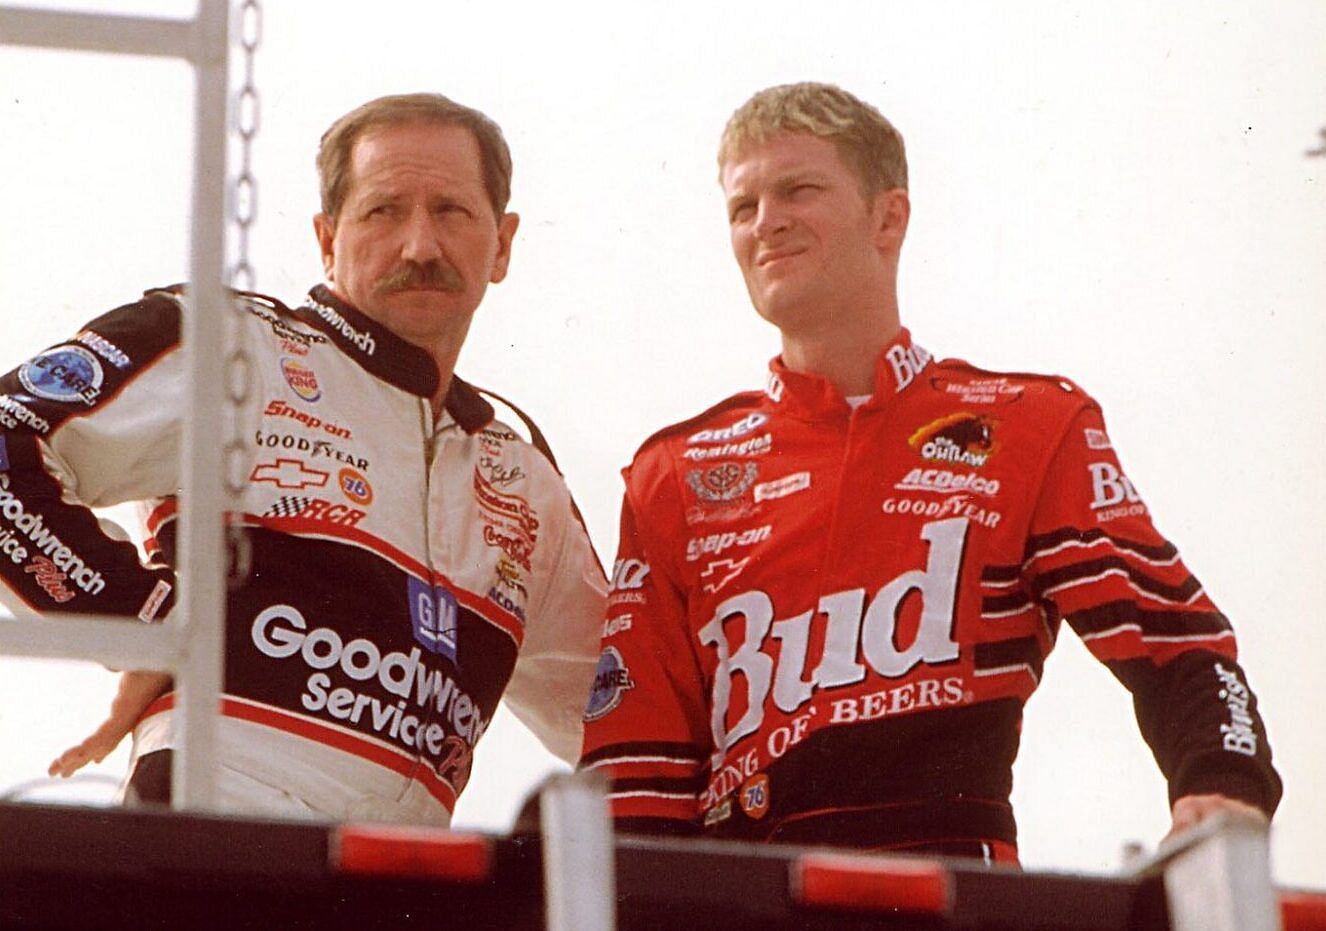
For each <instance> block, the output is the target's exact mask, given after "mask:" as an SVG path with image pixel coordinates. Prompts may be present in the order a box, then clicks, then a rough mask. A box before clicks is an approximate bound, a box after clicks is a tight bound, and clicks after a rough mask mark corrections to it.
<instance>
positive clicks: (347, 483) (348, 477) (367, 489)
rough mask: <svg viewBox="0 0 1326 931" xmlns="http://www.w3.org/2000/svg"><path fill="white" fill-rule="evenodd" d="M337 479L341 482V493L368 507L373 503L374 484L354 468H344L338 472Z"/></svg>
mask: <svg viewBox="0 0 1326 931" xmlns="http://www.w3.org/2000/svg"><path fill="white" fill-rule="evenodd" d="M336 480H337V482H339V483H340V486H341V493H342V494H344V495H345V496H346V497H347V498H349V499H350V500H351V501H353V502H354V503H355V504H357V505H359V506H360V507H368V506H369V505H370V504H372V503H373V486H372V485H370V484H369V483H368V479H366V478H364V476H362V475H360V474H359V473H358V472H356V471H355V470H354V469H342V470H341V471H340V472H339V473H337V475H336Z"/></svg>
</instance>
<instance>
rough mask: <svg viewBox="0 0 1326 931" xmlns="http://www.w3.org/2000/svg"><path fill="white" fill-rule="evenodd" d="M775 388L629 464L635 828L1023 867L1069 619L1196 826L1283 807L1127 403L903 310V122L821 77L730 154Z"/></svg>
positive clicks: (770, 113)
mask: <svg viewBox="0 0 1326 931" xmlns="http://www.w3.org/2000/svg"><path fill="white" fill-rule="evenodd" d="M719 168H720V174H719V180H720V184H721V186H722V190H723V194H724V198H725V202H726V209H727V216H728V225H729V232H730V237H731V243H732V250H733V254H734V255H735V257H736V260H737V264H738V266H739V267H740V269H741V272H742V275H743V276H744V278H745V282H746V287H747V290H748V292H749V294H750V298H751V303H752V304H753V305H754V307H755V310H756V312H757V313H759V315H760V316H761V317H763V318H764V319H765V320H768V321H769V322H770V323H772V324H773V325H774V326H775V327H777V328H778V331H779V334H780V336H781V340H782V352H781V354H780V355H779V356H778V357H777V358H775V359H774V360H773V362H772V363H771V365H770V370H771V371H770V375H769V378H768V382H767V386H766V387H765V389H764V390H763V391H750V392H746V393H743V394H738V395H736V396H734V397H731V398H728V399H727V400H725V401H722V402H720V403H719V404H717V405H715V406H714V407H711V408H710V409H709V410H707V411H705V412H703V413H701V414H699V415H698V416H696V417H694V418H692V419H690V420H688V421H685V422H683V423H680V424H676V425H673V426H670V427H667V428H664V429H663V430H661V431H659V432H658V433H656V434H655V435H654V436H653V437H651V438H650V439H649V440H647V441H646V442H645V444H644V446H643V447H642V448H641V449H640V451H639V452H638V453H637V455H636V457H635V460H634V462H633V463H632V464H631V466H630V467H629V468H628V469H627V470H626V471H625V476H626V486H627V487H626V495H625V500H624V503H623V507H622V520H621V538H620V548H619V552H618V559H617V562H616V566H615V570H614V575H613V579H612V585H611V588H610V590H609V608H608V613H607V620H606V623H605V625H604V637H603V647H602V652H601V654H600V660H599V672H598V675H597V677H596V680H595V688H594V692H593V694H592V696H591V699H590V704H589V708H588V711H587V714H586V721H587V727H586V739H585V749H584V754H583V756H582V760H581V763H582V766H588V767H594V768H599V769H603V770H605V771H606V772H607V773H608V774H609V775H610V776H611V777H612V779H613V787H614V788H613V793H612V799H613V810H614V814H615V816H616V817H617V819H618V823H619V826H620V827H621V828H622V829H624V830H636V831H646V832H665V833H704V834H706V835H708V836H712V837H722V838H738V839H753V840H772V841H788V842H797V843H808V844H843V845H850V846H856V847H865V848H874V849H887V850H899V851H911V852H926V853H935V854H941V855H951V856H970V857H979V858H982V859H984V860H986V861H987V862H991V861H1005V862H1011V861H1015V860H1016V858H1017V829H1016V823H1015V821H1014V817H1013V812H1012V809H1011V806H1010V804H1009V793H1010V789H1011V784H1012V764H1013V760H1014V758H1015V756H1016V754H1017V748H1018V736H1019V729H1020V724H1021V714H1022V707H1023V704H1024V703H1025V702H1026V700H1027V698H1028V697H1029V696H1030V695H1031V693H1032V692H1033V690H1034V689H1035V688H1036V686H1037V685H1038V684H1039V682H1040V679H1041V675H1042V672H1043V670H1044V664H1045V659H1046V657H1047V655H1048V654H1049V652H1050V650H1051V648H1052V646H1053V644H1054V641H1055V638H1056V637H1057V635H1058V634H1059V633H1060V630H1061V628H1062V626H1063V624H1064V622H1065V621H1066V622H1067V623H1068V626H1069V627H1071V628H1072V629H1073V630H1074V631H1075V632H1076V633H1077V634H1078V635H1079V636H1081V637H1082V638H1083V639H1084V640H1085V641H1086V643H1087V645H1088V647H1089V648H1090V649H1091V651H1092V652H1093V653H1094V654H1095V656H1096V657H1097V658H1098V659H1099V660H1101V661H1102V662H1103V663H1105V664H1106V666H1107V667H1108V668H1109V669H1110V670H1111V672H1113V673H1114V674H1115V675H1116V676H1117V677H1118V678H1119V679H1120V681H1121V682H1123V684H1124V685H1125V686H1127V687H1128V688H1129V689H1130V690H1131V691H1132V693H1133V697H1134V701H1135V703H1136V707H1137V717H1138V723H1139V725H1140V727H1141V731H1142V734H1143V736H1144V737H1145V738H1146V740H1147V741H1148V742H1149V743H1150V745H1151V748H1152V750H1153V751H1154V753H1155V755H1156V759H1157V761H1158V762H1159V764H1160V768H1161V770H1162V772H1163V774H1164V776H1165V777H1166V779H1167V780H1168V782H1169V794H1170V799H1171V802H1172V806H1173V824H1174V827H1175V828H1176V829H1177V828H1182V827H1185V826H1187V825H1189V824H1191V823H1193V822H1195V821H1196V820H1199V819H1200V818H1202V817H1204V816H1206V815H1207V814H1209V813H1211V812H1213V811H1219V810H1235V811H1239V812H1242V813H1245V814H1249V815H1251V816H1254V817H1262V818H1265V817H1268V816H1269V815H1270V814H1271V813H1272V812H1273V811H1274V809H1275V806H1276V804H1277V802H1278V800H1279V797H1280V791H1281V789H1280V781H1279V778H1278V776H1277V775H1276V773H1275V770H1274V769H1273V768H1272V766H1271V759H1270V750H1269V748H1268V746H1267V741H1266V734H1265V728H1264V726H1263V723H1262V721H1261V719H1260V716H1259V715H1258V713H1257V710H1256V701H1255V699H1254V698H1253V696H1252V693H1251V692H1250V691H1249V689H1248V686H1247V681H1246V678H1245V677H1244V673H1243V670H1242V669H1241V668H1240V667H1239V665H1238V663H1237V662H1236V655H1237V654H1236V649H1235V644H1234V639H1233V634H1232V631H1231V630H1230V627H1229V624H1228V622H1227V621H1226V620H1225V618H1224V617H1223V616H1222V615H1221V614H1220V613H1219V612H1218V611H1217V609H1216V608H1215V606H1214V605H1213V604H1212V603H1211V601H1210V599H1209V598H1208V597H1207V596H1206V595H1205V593H1204V592H1203V591H1202V589H1201V586H1200V585H1199V583H1198V582H1197V581H1196V579H1194V578H1193V576H1192V575H1191V573H1190V572H1189V571H1188V569H1187V568H1186V567H1185V566H1184V564H1183V563H1182V561H1181V560H1180V559H1179V556H1178V554H1177V552H1176V551H1175V549H1174V547H1173V546H1172V545H1171V544H1170V543H1168V542H1167V541H1166V540H1164V539H1163V538H1162V537H1161V536H1160V535H1159V534H1158V533H1157V532H1156V530H1155V528H1154V526H1153V525H1152V522H1151V518H1150V515H1149V512H1148V509H1147V507H1146V505H1145V504H1144V503H1143V502H1142V500H1141V498H1140V497H1139V496H1138V494H1137V492H1136V489H1135V488H1134V487H1133V486H1132V484H1131V483H1130V482H1129V481H1128V478H1127V476H1126V474H1125V472H1124V470H1123V467H1122V466H1121V465H1120V463H1119V460H1118V457H1117V455H1116V452H1115V451H1114V449H1113V447H1112V444H1111V443H1110V440H1109V436H1108V434H1107V433H1106V430H1105V425H1104V421H1103V419H1102V415H1101V411H1100V408H1099V406H1098V405H1097V404H1096V403H1095V402H1094V401H1093V400H1092V399H1091V397H1090V396H1089V395H1087V394H1086V393H1085V392H1084V391H1083V390H1082V389H1081V388H1079V387H1077V386H1076V385H1074V384H1073V383H1072V382H1070V381H1069V380H1067V379H1064V378H1061V377H1059V376H1052V377H1044V376H1036V375H1026V374H1008V373H998V372H990V371H985V370H982V369H978V368H976V367H974V366H971V365H968V364H966V363H964V362H960V361H955V360H945V361H938V360H936V359H935V358H934V357H933V356H932V355H931V354H930V353H929V352H928V351H927V350H925V349H923V348H922V347H921V346H920V345H919V344H918V343H916V342H914V341H913V339H912V337H911V334H910V332H909V331H908V330H907V329H905V328H904V327H903V326H902V322H901V317H900V313H899V307H898V297H897V293H898V292H897V276H898V261H899V254H900V251H901V249H902V244H903V240H904V238H905V235H906V231H907V223H908V218H909V215H910V210H911V205H910V200H909V198H908V193H907V163H906V157H905V150H904V146H903V141H902V137H901V136H900V135H899V133H898V132H897V131H896V130H895V129H894V127H893V126H892V125H891V124H890V123H889V122H888V120H886V119H885V118H884V117H883V116H881V115H880V114H879V112H878V111H876V110H875V109H874V108H873V107H871V106H869V105H868V104H865V103H863V102H861V101H860V100H858V99H857V98H855V97H853V96H852V95H851V94H849V93H847V92H845V91H843V90H841V89H839V88H837V87H833V86H829V85H824V84H794V85H788V86H781V87H773V88H769V89H767V90H764V91H761V92H760V93H758V94H756V95H755V96H754V97H752V98H751V99H750V100H749V101H747V102H746V103H745V104H744V105H743V106H742V107H741V108H740V109H738V110H737V111H736V113H735V114H734V115H733V117H732V118H731V120H730V121H729V123H728V125H727V128H726V130H725V131H724V133H723V137H722V142H721V145H720V148H719Z"/></svg>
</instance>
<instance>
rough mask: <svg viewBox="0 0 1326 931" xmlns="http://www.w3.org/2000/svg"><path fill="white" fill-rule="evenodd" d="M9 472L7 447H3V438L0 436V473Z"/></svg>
mask: <svg viewBox="0 0 1326 931" xmlns="http://www.w3.org/2000/svg"><path fill="white" fill-rule="evenodd" d="M8 471H9V447H8V446H6V445H5V438H4V437H3V436H0V472H8Z"/></svg>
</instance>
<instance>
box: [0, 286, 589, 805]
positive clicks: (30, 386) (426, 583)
mask: <svg viewBox="0 0 1326 931" xmlns="http://www.w3.org/2000/svg"><path fill="white" fill-rule="evenodd" d="M239 306H240V307H241V308H242V309H237V310H236V311H235V313H236V315H237V317H238V323H239V325H240V327H241V330H242V335H243V339H244V345H245V347H246V349H247V352H248V355H249V357H250V392H249V403H248V404H247V405H246V406H245V407H244V408H243V409H242V410H240V411H239V412H238V416H239V417H240V427H239V430H238V433H237V434H236V433H235V432H234V431H233V430H232V429H231V428H230V426H229V425H228V420H227V418H226V417H225V416H224V414H225V412H202V415H201V416H203V417H204V418H205V419H206V420H208V421H210V422H212V423H213V424H214V426H215V435H216V438H217V440H216V454H217V455H218V456H220V455H222V454H223V445H222V444H223V443H225V442H226V439H227V437H228V436H231V435H238V436H239V437H240V438H241V439H242V441H243V449H242V457H243V461H242V476H241V477H242V478H244V479H246V480H247V481H246V483H245V487H244V491H243V511H242V514H240V515H237V516H234V517H233V519H235V520H237V521H238V522H239V523H240V524H241V525H242V526H243V528H244V531H243V532H244V533H245V535H246V536H247V537H248V540H249V544H250V546H251V554H252V569H251V572H250V573H249V575H248V577H247V578H245V579H244V580H243V582H242V584H241V585H240V586H239V587H238V588H237V589H235V590H232V591H231V593H230V598H229V603H228V612H227V618H226V632H225V661H226V666H225V681H224V692H225V694H224V696H223V699H222V712H223V717H222V720H221V722H220V733H219V745H218V746H217V748H216V752H217V759H218V761H219V763H220V774H219V784H220V791H221V794H222V801H223V802H224V803H225V804H226V807H227V808H229V809H231V810H238V811H247V812H251V813H273V814H286V815H288V814H299V813H303V814H313V815H321V816H326V817H332V818H366V819H382V820H400V821H407V820H408V821H413V822H421V823H432V824H439V825H445V824H447V823H448V821H449V817H450V812H451V810H452V808H453V806H454V804H455V800H456V796H457V795H458V794H459V793H460V792H461V790H462V789H463V788H464V787H465V782H466V779H467V778H468V776H469V771H470V763H471V756H472V752H473V749H474V746H475V744H476V743H477V742H478V740H479V738H480V737H481V736H482V734H483V732H484V730H485V728H486V727H487V726H488V723H489V721H490V720H491V718H492V715H493V713H494V711H495V710H496V707H497V702H498V700H499V698H502V697H503V695H504V694H505V698H506V700H507V703H508V706H509V707H510V708H511V709H512V710H513V711H514V712H515V714H516V715H517V717H519V718H520V719H521V720H523V721H524V722H525V723H526V724H528V725H530V726H531V727H532V728H533V730H534V731H535V733H536V734H537V735H538V736H539V737H540V738H541V739H542V740H543V742H544V743H545V744H546V745H547V746H548V747H549V749H551V750H552V751H553V752H555V753H557V754H559V755H560V756H562V757H564V758H568V759H574V758H575V756H576V754H577V753H578V751H579V748H580V741H581V734H582V724H581V721H580V716H581V712H582V710H583V708H584V697H585V695H586V694H588V691H589V685H590V681H591V678H592V673H593V669H594V658H595V655H596V651H597V640H598V624H599V619H600V617H601V614H602V610H603V608H602V605H603V589H604V583H605V580H604V579H603V573H602V569H601V568H600V566H599V563H598V560H597V557H596V556H595V555H594V553H593V551H592V549H591V546H590V543H589V539H588V536H587V534H586V533H585V530H584V528H583V526H582V525H581V523H580V521H579V519H578V517H577V515H576V512H575V509H574V506H573V504H572V502H571V499H570V496H569V494H568V492H567V489H566V486H565V484H564V483H563V481H562V479H561V476H560V475H559V474H558V473H557V471H556V468H555V466H554V464H553V463H552V462H551V460H550V458H548V457H546V456H545V455H544V454H543V453H541V452H540V451H539V450H537V449H536V448H535V447H534V446H532V445H530V444H529V443H527V442H526V441H525V440H523V439H521V438H520V437H519V436H518V435H517V434H516V432H515V431H514V430H512V429H511V428H510V427H509V426H507V425H506V424H504V423H502V422H500V421H498V420H495V419H494V412H493V408H492V406H491V405H490V404H489V403H488V402H487V401H486V400H484V398H483V397H481V396H480V394H479V392H477V391H476V390H475V389H473V388H471V387H470V386H469V385H467V384H465V383H464V382H462V381H460V380H459V379H454V380H453V382H452V384H451V388H450V391H449V394H448V396H447V398H446V403H445V410H444V411H443V413H442V414H441V415H440V416H439V417H437V418H434V416H433V414H432V410H431V407H430V398H431V396H432V395H433V394H434V393H435V389H436V388H437V384H438V377H439V376H438V372H437V368H436V365H435V363H434V362H433V359H432V357H431V356H430V355H429V354H428V353H427V352H425V351H424V350H422V349H420V348H418V347H416V346H414V345H412V344H410V343H408V342H406V341H404V340H402V339H400V338H399V337H397V336H395V335H394V334H393V333H391V332H390V331H388V330H387V329H385V328H384V327H381V326H379V325H378V324H376V323H375V322H373V321H372V320H370V319H369V318H367V317H366V316H364V315H363V314H362V313H360V312H359V311H357V310H356V309H355V308H353V307H350V306H348V305H346V304H344V303H342V302H340V301H339V300H338V299H337V298H336V297H335V296H334V295H333V294H331V292H330V291H328V290H327V289H325V288H322V287H318V288H315V289H313V291H311V292H310V297H309V299H308V301H307V302H306V303H305V304H304V305H303V306H301V307H299V308H297V309H295V310H293V311H292V310H289V309H287V308H286V307H284V306H282V305H281V304H280V303H279V302H277V301H274V300H272V299H270V298H265V297H262V296H259V295H245V296H244V297H243V299H242V301H241V302H240V305H239ZM181 312H182V311H181V302H180V299H179V293H178V291H175V290H156V291H150V292H148V293H147V294H146V295H145V296H144V297H143V298H142V299H141V300H140V301H138V302H136V303H134V304H130V305H126V306H124V307H120V308H118V309H116V310H113V311H111V312H110V313H108V314H106V315H104V316H102V317H100V318H98V319H97V320H95V321H93V322H92V323H90V324H89V325H88V326H87V327H86V328H85V329H83V330H82V331H80V332H79V333H77V334H76V335H75V336H74V337H73V338H72V339H70V340H68V341H67V342H64V343H61V344H59V345H57V346H55V347H53V348H51V349H48V350H46V351H45V352H42V353H40V354H39V355H37V356H35V357H33V358H32V359H30V360H29V361H27V362H26V363H24V364H23V365H22V366H20V367H19V368H18V369H17V370H16V371H14V372H12V373H10V374H8V375H5V376H4V377H3V380H0V392H3V393H0V421H2V422H3V428H4V431H3V434H0V541H3V542H0V552H2V554H3V558H0V563H2V565H0V575H2V576H3V579H4V582H5V583H6V585H7V587H8V592H7V594H8V596H9V598H10V599H11V600H12V599H13V597H14V596H17V600H18V601H19V602H21V603H22V604H24V605H26V606H27V607H28V608H30V609H33V610H36V611H56V610H58V611H66V612H75V613H96V614H108V613H124V614H129V615H136V616H137V617H139V618H141V619H142V620H145V621H147V620H152V619H154V618H160V617H163V616H164V615H165V614H166V612H167V611H168V610H169V608H170V606H171V602H172V597H173V592H174V585H175V580H174V574H173V572H172V571H171V570H170V569H169V568H168V566H167V562H168V560H169V556H170V551H171V550H172V549H173V542H172V541H173V536H174V523H173V520H172V517H173V514H174V498H173V497H172V496H174V495H175V494H176V492H177V489H178V488H179V482H180V475H179V465H178V461H177V460H178V458H179V435H180V427H181V420H182V418H183V416H184V411H183V410H182V408H181V403H180V401H181V397H182V395H183V384H184V377H185V376H184V372H183V369H182V357H181V352H180V343H179V333H180V316H181ZM143 499H149V500H155V501H156V502H157V506H156V507H155V510H154V511H153V513H152V517H151V519H150V521H149V527H150V528H151V529H152V530H153V531H154V532H155V538H154V540H153V541H151V542H154V543H158V544H162V545H164V546H165V548H166V556H167V559H166V560H159V561H156V562H154V563H153V564H150V565H147V566H143V565H142V564H140V562H139V559H138V556H137V553H136V550H135V548H134V547H133V545H131V544H130V543H126V542H122V541H121V540H119V539H116V538H115V537H114V536H110V535H108V533H107V532H106V531H105V529H104V528H103V526H102V525H100V524H99V523H98V520H97V518H96V517H95V516H94V515H93V513H92V512H91V511H89V510H88V508H89V507H95V506H104V505H110V504H115V503H118V502H123V501H127V500H143ZM0 590H3V589H0ZM172 704H173V701H172V696H165V697H164V698H163V699H160V700H158V702H157V703H156V704H154V705H153V706H152V708H150V709H149V711H148V714H147V715H145V717H144V718H143V720H142V721H141V722H140V723H139V725H138V727H137V729H136V730H135V741H134V759H135V762H137V761H138V760H139V759H141V758H142V757H143V756H144V755H145V754H149V753H154V752H155V751H158V750H162V749H166V748H169V747H170V746H171V745H172V741H173V735H172V728H171V717H172V711H171V706H172Z"/></svg>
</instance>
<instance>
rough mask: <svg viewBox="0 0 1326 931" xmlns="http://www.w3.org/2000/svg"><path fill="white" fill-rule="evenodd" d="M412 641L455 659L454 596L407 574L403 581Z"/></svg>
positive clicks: (456, 615)
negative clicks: (405, 584) (408, 609)
mask: <svg viewBox="0 0 1326 931" xmlns="http://www.w3.org/2000/svg"><path fill="white" fill-rule="evenodd" d="M407 594H408V595H409V598H410V622H411V623H412V624H413V625H414V640H415V642H416V643H418V644H419V645H420V646H422V647H423V648H424V649H425V650H428V651H429V652H430V653H436V654H438V655H439V656H445V657H446V658H447V659H449V660H451V661H452V662H453V663H454V662H455V661H456V639H457V637H456V632H457V629H458V628H459V626H460V609H459V607H458V606H457V604H456V596H455V595H453V594H451V592H449V591H447V590H446V589H445V588H443V587H442V586H440V585H437V586H433V585H429V584H428V583H427V582H424V581H423V580H422V579H416V578H413V577H411V578H410V579H409V581H408V583H407Z"/></svg>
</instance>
